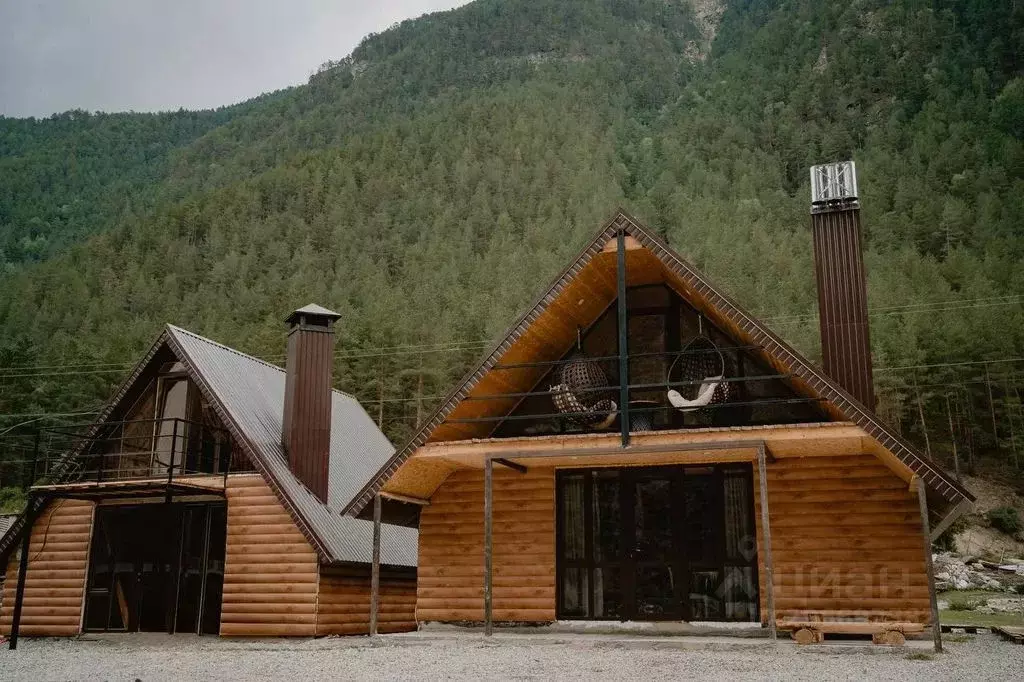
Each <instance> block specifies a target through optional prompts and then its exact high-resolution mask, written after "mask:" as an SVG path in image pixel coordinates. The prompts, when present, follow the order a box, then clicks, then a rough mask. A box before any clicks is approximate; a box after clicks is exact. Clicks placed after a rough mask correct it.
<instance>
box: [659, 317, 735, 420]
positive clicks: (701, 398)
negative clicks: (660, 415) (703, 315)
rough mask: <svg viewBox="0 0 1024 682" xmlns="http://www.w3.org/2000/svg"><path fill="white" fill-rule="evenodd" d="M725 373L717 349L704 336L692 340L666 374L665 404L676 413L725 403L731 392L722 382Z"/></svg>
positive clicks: (721, 357)
mask: <svg viewBox="0 0 1024 682" xmlns="http://www.w3.org/2000/svg"><path fill="white" fill-rule="evenodd" d="M725 372H726V366H725V356H723V355H722V351H721V350H719V348H718V346H716V345H715V344H714V342H713V341H712V340H711V339H709V338H708V337H706V336H703V335H699V336H695V337H694V338H692V339H690V341H688V342H687V343H686V344H685V345H684V346H683V348H682V349H681V350H680V351H679V353H678V354H677V355H676V357H675V360H673V361H672V364H671V365H670V366H669V369H668V372H667V373H666V387H665V388H666V391H667V396H668V401H669V402H670V403H671V404H672V405H673V406H674V407H676V408H677V409H679V411H680V412H694V411H696V410H699V409H701V408H704V407H707V406H708V405H711V404H718V403H724V402H728V401H729V398H730V397H731V395H732V392H733V388H732V383H730V382H728V381H725V378H726V377H725ZM673 384H682V385H676V386H673Z"/></svg>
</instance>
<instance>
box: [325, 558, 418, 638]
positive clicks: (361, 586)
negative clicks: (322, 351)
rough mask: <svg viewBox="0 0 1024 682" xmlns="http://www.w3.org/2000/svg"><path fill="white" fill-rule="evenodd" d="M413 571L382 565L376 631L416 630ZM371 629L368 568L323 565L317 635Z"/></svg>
mask: <svg viewBox="0 0 1024 682" xmlns="http://www.w3.org/2000/svg"><path fill="white" fill-rule="evenodd" d="M415 612H416V571H415V569H407V570H389V569H388V568H387V567H383V566H382V567H381V573H380V607H379V611H378V616H377V631H378V632H380V633H388V632H410V631H412V630H415V629H416V615H415ZM369 632H370V569H369V567H367V566H361V567H355V568H351V569H341V568H328V567H322V568H321V570H320V597H319V601H318V604H317V619H316V634H317V635H365V634H369Z"/></svg>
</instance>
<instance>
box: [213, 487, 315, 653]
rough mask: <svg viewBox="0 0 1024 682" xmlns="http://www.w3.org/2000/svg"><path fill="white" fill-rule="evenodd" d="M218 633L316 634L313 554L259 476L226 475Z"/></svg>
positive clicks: (290, 518) (311, 548)
mask: <svg viewBox="0 0 1024 682" xmlns="http://www.w3.org/2000/svg"><path fill="white" fill-rule="evenodd" d="M227 500H228V526H227V543H226V546H225V555H226V560H225V564H224V600H223V604H222V608H221V619H220V634H221V635H226V636H246V637H252V636H262V635H269V636H277V637H281V636H294V637H312V636H314V635H315V634H316V616H317V613H316V599H317V590H318V582H319V562H318V560H317V555H316V552H315V551H314V550H313V547H312V546H310V544H309V542H308V541H307V540H306V538H305V536H303V535H302V532H301V531H300V530H299V529H298V527H297V526H296V525H295V522H294V521H293V520H292V517H291V516H289V514H288V512H287V511H285V509H284V507H282V506H281V503H280V502H279V501H278V499H277V497H276V496H275V495H274V493H273V491H271V490H270V487H269V486H267V483H266V481H264V480H263V477H262V476H260V475H258V474H254V475H251V476H229V477H228V487H227Z"/></svg>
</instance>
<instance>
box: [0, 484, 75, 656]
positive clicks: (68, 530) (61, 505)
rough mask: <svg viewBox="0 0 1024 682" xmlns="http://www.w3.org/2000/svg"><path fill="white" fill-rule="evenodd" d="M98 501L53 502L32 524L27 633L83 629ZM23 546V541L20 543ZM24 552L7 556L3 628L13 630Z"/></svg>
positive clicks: (23, 624) (23, 629)
mask: <svg viewBox="0 0 1024 682" xmlns="http://www.w3.org/2000/svg"><path fill="white" fill-rule="evenodd" d="M94 509H95V505H94V504H93V503H92V502H86V501H81V500H57V501H54V502H51V503H50V504H49V506H48V507H47V508H46V510H45V511H43V513H42V514H41V515H40V516H39V518H38V519H37V520H36V522H35V524H34V525H33V526H32V538H31V541H30V544H29V555H28V556H29V564H28V574H27V577H26V579H25V602H24V607H23V609H22V612H21V634H22V635H26V636H35V637H40V636H61V635H76V634H78V633H79V632H81V631H82V608H83V606H84V603H85V578H86V570H87V568H88V565H89V543H90V541H91V540H92V522H93V510H94ZM18 546H19V547H20V546H21V542H20V541H19V542H18ZM18 557H19V552H18V551H14V552H11V555H10V557H9V559H8V561H7V578H6V580H5V581H4V587H3V590H4V591H3V601H2V607H0V632H2V633H3V634H4V635H9V634H10V632H11V619H12V616H13V614H14V597H15V590H16V589H17V587H18V563H19V559H18Z"/></svg>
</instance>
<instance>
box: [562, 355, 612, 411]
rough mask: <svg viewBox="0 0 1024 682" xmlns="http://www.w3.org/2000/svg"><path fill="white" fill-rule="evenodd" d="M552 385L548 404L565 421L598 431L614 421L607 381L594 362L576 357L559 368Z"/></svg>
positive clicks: (580, 356)
mask: <svg viewBox="0 0 1024 682" xmlns="http://www.w3.org/2000/svg"><path fill="white" fill-rule="evenodd" d="M556 381H557V383H556V384H554V385H553V386H551V400H552V402H553V403H554V404H555V409H556V410H558V412H559V413H561V414H564V415H567V416H566V419H567V420H569V421H571V422H574V423H576V424H580V425H582V426H589V427H592V428H598V429H606V428H608V427H609V426H611V425H612V422H613V421H615V416H616V415H617V414H618V412H617V410H618V406H617V405H616V404H615V402H614V401H613V400H612V399H611V398H610V397H609V395H610V387H609V385H608V377H607V376H606V375H605V373H604V371H603V370H602V369H601V367H600V366H599V365H598V364H597V363H596V362H594V361H593V360H588V359H587V358H586V357H584V356H583V355H582V354H580V353H576V354H575V355H573V356H572V357H571V358H570V359H569V361H568V362H566V363H565V364H564V365H562V366H561V367H560V368H559V370H558V372H557V374H556Z"/></svg>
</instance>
